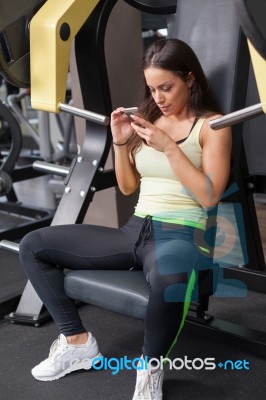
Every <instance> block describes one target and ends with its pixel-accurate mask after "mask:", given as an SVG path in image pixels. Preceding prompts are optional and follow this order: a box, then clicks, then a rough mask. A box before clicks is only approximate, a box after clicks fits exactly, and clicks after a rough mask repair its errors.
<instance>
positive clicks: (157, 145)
mask: <svg viewBox="0 0 266 400" xmlns="http://www.w3.org/2000/svg"><path fill="white" fill-rule="evenodd" d="M131 118H132V119H133V120H134V122H131V126H132V128H133V129H134V131H135V132H136V133H137V134H138V135H139V136H140V137H142V139H144V140H145V142H146V143H147V145H148V146H151V147H153V148H154V149H155V150H158V151H162V152H165V150H166V149H167V148H168V147H169V145H172V144H173V143H174V141H173V140H172V139H171V137H170V136H169V135H167V133H165V132H164V131H163V130H161V129H160V128H158V127H157V126H155V125H153V124H151V123H150V122H148V121H146V120H145V119H144V118H141V117H139V116H138V115H135V114H134V115H132V116H131Z"/></svg>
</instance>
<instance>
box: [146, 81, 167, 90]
mask: <svg viewBox="0 0 266 400" xmlns="http://www.w3.org/2000/svg"><path fill="white" fill-rule="evenodd" d="M171 84H172V82H171V81H166V82H164V83H161V84H160V85H159V86H158V88H161V87H163V86H165V85H171ZM147 86H148V87H149V88H151V89H153V87H152V86H150V85H149V84H148V83H147Z"/></svg>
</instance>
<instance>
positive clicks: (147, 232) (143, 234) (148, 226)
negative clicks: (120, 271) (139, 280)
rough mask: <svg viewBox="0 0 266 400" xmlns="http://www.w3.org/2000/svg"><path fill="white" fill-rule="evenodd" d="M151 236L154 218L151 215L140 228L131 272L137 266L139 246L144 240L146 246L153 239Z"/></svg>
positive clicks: (147, 216)
mask: <svg viewBox="0 0 266 400" xmlns="http://www.w3.org/2000/svg"><path fill="white" fill-rule="evenodd" d="M151 234H152V216H151V215H146V217H145V218H144V219H143V222H142V224H141V227H140V231H139V235H138V238H137V240H136V243H135V245H134V261H133V265H132V267H131V268H130V271H131V270H133V269H134V267H135V264H136V258H137V255H136V251H137V247H138V246H139V244H140V243H141V241H142V240H143V243H144V244H146V243H147V241H148V239H149V238H150V237H151Z"/></svg>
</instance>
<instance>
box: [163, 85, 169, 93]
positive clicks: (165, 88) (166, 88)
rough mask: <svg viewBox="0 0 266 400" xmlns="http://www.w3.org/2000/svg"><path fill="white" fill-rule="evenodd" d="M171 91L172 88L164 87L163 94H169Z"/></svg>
mask: <svg viewBox="0 0 266 400" xmlns="http://www.w3.org/2000/svg"><path fill="white" fill-rule="evenodd" d="M170 90H171V86H165V87H163V92H169V91H170Z"/></svg>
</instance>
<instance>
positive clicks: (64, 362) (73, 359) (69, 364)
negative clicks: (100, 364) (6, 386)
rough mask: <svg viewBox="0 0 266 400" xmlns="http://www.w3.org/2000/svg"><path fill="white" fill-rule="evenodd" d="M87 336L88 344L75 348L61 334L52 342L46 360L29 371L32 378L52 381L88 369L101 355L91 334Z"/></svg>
mask: <svg viewBox="0 0 266 400" xmlns="http://www.w3.org/2000/svg"><path fill="white" fill-rule="evenodd" d="M88 334H89V337H88V342H87V343H86V344H84V345H77V346H75V345H72V344H69V343H68V342H67V339H66V337H65V336H64V335H63V334H61V335H60V336H59V338H58V339H56V340H55V341H54V342H53V344H52V346H51V348H50V353H49V356H48V358H46V360H44V361H42V362H41V363H40V364H39V365H37V366H36V367H34V368H33V369H32V370H31V373H32V375H33V376H34V378H35V379H38V380H39V381H53V380H55V379H59V378H62V377H63V376H65V375H66V374H69V373H70V372H72V371H77V370H78V369H90V368H91V367H92V363H93V360H94V359H96V358H98V357H101V353H100V352H99V348H98V344H97V342H96V339H95V338H94V337H93V336H92V334H91V333H88ZM96 361H97V360H96ZM99 361H100V360H99Z"/></svg>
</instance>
